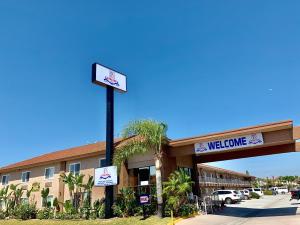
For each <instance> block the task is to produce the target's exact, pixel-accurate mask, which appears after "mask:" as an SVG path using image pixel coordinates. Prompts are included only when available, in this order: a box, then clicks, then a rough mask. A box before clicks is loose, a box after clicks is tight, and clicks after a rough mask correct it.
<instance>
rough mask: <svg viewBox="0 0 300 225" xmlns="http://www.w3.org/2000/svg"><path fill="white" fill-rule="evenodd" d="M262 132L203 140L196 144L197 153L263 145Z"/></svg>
mask: <svg viewBox="0 0 300 225" xmlns="http://www.w3.org/2000/svg"><path fill="white" fill-rule="evenodd" d="M263 144H264V139H263V136H262V133H256V134H249V135H244V136H239V137H232V138H226V139H221V140H216V141H208V142H201V143H196V144H195V153H196V154H201V153H208V152H218V151H224V150H231V149H238V148H246V147H251V146H256V145H263Z"/></svg>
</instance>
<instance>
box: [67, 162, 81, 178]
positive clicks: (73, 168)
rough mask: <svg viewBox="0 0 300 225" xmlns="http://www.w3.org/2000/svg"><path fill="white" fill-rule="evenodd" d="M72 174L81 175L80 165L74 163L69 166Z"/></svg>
mask: <svg viewBox="0 0 300 225" xmlns="http://www.w3.org/2000/svg"><path fill="white" fill-rule="evenodd" d="M69 171H70V173H73V174H74V175H78V174H79V173H80V163H72V164H70V166H69Z"/></svg>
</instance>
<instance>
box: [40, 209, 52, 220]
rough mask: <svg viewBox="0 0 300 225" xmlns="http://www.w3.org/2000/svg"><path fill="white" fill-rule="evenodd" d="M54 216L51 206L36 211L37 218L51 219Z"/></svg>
mask: <svg viewBox="0 0 300 225" xmlns="http://www.w3.org/2000/svg"><path fill="white" fill-rule="evenodd" d="M53 218H54V212H53V209H51V208H44V209H41V210H39V211H38V213H37V219H40V220H43V219H53Z"/></svg>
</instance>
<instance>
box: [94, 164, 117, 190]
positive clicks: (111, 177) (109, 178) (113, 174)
mask: <svg viewBox="0 0 300 225" xmlns="http://www.w3.org/2000/svg"><path fill="white" fill-rule="evenodd" d="M117 184H118V175H117V167H116V166H108V167H101V168H97V169H95V186H98V187H104V186H112V185H117Z"/></svg>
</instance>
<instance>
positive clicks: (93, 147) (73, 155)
mask: <svg viewBox="0 0 300 225" xmlns="http://www.w3.org/2000/svg"><path fill="white" fill-rule="evenodd" d="M121 140H122V139H121V138H118V139H115V145H118V144H119V143H120V141H121ZM105 143H106V142H105V141H104V142H97V143H94V144H89V145H84V146H79V147H74V148H69V149H65V150H60V151H56V152H51V153H47V154H44V155H41V156H37V157H34V158H31V159H28V160H24V161H21V162H17V163H14V164H10V165H8V166H4V167H2V168H0V173H5V172H8V171H14V170H20V169H24V168H30V167H34V166H39V165H45V164H49V163H53V162H61V161H67V160H72V159H79V158H86V157H92V156H97V155H99V154H101V153H102V154H105V148H106V144H105Z"/></svg>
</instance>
